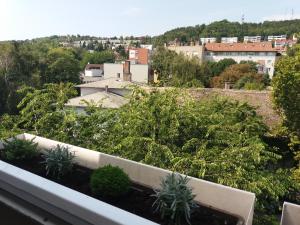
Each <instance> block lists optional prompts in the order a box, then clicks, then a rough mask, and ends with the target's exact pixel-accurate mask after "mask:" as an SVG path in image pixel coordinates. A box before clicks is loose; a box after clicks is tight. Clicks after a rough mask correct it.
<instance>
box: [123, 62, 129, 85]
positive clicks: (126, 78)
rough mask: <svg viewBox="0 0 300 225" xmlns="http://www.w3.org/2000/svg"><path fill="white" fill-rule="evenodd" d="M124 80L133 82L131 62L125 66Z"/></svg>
mask: <svg viewBox="0 0 300 225" xmlns="http://www.w3.org/2000/svg"><path fill="white" fill-rule="evenodd" d="M123 80H124V81H131V73H130V61H129V60H126V61H125V63H124V64H123Z"/></svg>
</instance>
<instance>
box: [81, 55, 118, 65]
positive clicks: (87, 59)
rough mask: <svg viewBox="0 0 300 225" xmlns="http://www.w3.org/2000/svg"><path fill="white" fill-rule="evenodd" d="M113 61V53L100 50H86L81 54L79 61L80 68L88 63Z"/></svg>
mask: <svg viewBox="0 0 300 225" xmlns="http://www.w3.org/2000/svg"><path fill="white" fill-rule="evenodd" d="M114 61H115V55H114V53H113V52H112V51H102V52H93V53H89V52H86V53H85V54H84V55H83V59H82V60H81V62H80V65H81V68H84V67H85V66H86V65H87V64H88V63H91V64H103V63H113V62H114Z"/></svg>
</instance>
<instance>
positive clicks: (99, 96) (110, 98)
mask: <svg viewBox="0 0 300 225" xmlns="http://www.w3.org/2000/svg"><path fill="white" fill-rule="evenodd" d="M85 101H87V102H89V103H94V104H97V105H99V106H102V107H103V108H111V109H116V108H120V107H121V106H123V105H125V104H126V103H128V101H129V100H128V99H127V98H124V97H122V96H120V95H116V94H113V93H110V92H105V91H99V92H96V93H93V94H90V95H85V96H80V97H76V98H71V99H69V101H68V102H67V103H66V104H65V106H70V107H82V108H84V107H86V106H87V104H86V102H85Z"/></svg>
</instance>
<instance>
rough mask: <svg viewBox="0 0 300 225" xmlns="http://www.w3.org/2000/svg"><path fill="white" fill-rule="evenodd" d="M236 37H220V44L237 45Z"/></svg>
mask: <svg viewBox="0 0 300 225" xmlns="http://www.w3.org/2000/svg"><path fill="white" fill-rule="evenodd" d="M237 42H238V37H222V38H221V43H237Z"/></svg>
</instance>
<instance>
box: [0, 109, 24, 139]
mask: <svg viewBox="0 0 300 225" xmlns="http://www.w3.org/2000/svg"><path fill="white" fill-rule="evenodd" d="M18 119H19V117H18V116H10V115H8V114H4V115H3V116H0V139H7V138H10V137H13V136H16V135H17V134H20V133H22V130H21V129H20V128H19V127H18V126H17V124H18Z"/></svg>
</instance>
